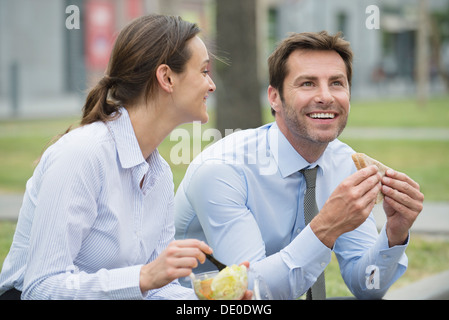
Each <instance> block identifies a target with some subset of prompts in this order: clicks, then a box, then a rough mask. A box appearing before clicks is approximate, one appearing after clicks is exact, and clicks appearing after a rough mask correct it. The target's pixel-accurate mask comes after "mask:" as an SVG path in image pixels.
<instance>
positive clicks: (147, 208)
mask: <svg viewBox="0 0 449 320" xmlns="http://www.w3.org/2000/svg"><path fill="white" fill-rule="evenodd" d="M142 179H144V182H143V185H142V188H140V182H141V181H142ZM173 219H174V218H173V177H172V173H171V171H170V167H169V165H168V164H167V163H166V162H165V160H164V159H162V157H161V156H160V155H159V153H158V151H157V150H156V151H154V152H153V153H152V154H151V155H150V157H149V158H148V159H147V160H145V159H144V158H143V155H142V152H141V150H140V148H139V145H138V142H137V139H136V136H135V134H134V130H133V128H132V124H131V121H130V119H129V115H128V113H127V111H126V109H124V108H122V109H121V116H120V117H119V118H117V119H115V120H113V121H110V122H107V123H106V124H105V123H103V122H96V123H93V124H90V125H86V126H83V127H80V128H77V129H75V130H73V131H71V132H69V133H68V134H66V135H64V136H63V137H62V138H61V139H59V140H58V141H57V142H56V143H55V144H54V145H52V146H51V147H49V148H48V149H47V150H46V152H45V153H44V155H43V157H42V159H41V161H40V163H39V165H38V166H37V167H36V169H35V172H34V174H33V176H32V177H31V179H30V180H29V181H28V182H27V188H26V192H25V196H24V200H23V205H22V208H21V211H20V215H19V220H18V224H17V228H16V233H15V235H14V240H13V244H12V246H11V250H10V252H9V254H8V256H7V258H6V260H5V262H4V264H3V269H2V273H1V274H0V294H2V293H3V292H5V291H7V290H9V289H10V288H12V287H15V288H16V289H18V290H20V291H23V293H22V299H142V298H146V299H190V298H194V294H193V291H192V290H191V289H186V288H183V287H182V286H180V285H179V283H178V282H177V281H174V282H172V283H171V284H169V285H167V286H165V287H163V288H161V289H157V290H151V291H149V292H146V293H145V294H143V295H142V293H141V291H140V287H139V276H140V269H141V267H142V265H143V264H147V263H149V262H150V261H153V260H154V259H155V258H156V257H157V256H158V255H159V254H160V253H161V251H162V250H164V249H165V248H166V246H167V245H168V243H169V242H171V241H172V240H173V237H174V232H175V229H174V221H173Z"/></svg>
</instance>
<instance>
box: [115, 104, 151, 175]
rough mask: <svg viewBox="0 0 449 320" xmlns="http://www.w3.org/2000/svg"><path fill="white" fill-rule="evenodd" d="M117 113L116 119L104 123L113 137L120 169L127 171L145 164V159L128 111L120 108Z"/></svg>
mask: <svg viewBox="0 0 449 320" xmlns="http://www.w3.org/2000/svg"><path fill="white" fill-rule="evenodd" d="M118 112H119V113H120V114H119V115H118V118H116V119H114V120H113V121H109V122H106V125H107V126H108V128H109V129H110V131H111V132H112V135H113V137H114V140H115V143H116V148H117V153H118V156H119V159H120V164H121V165H122V168H124V169H127V168H131V167H135V166H137V165H139V164H141V163H143V162H145V159H144V157H143V154H142V150H141V149H140V146H139V143H138V141H137V137H136V134H135V133H134V129H133V126H132V123H131V119H130V118H129V114H128V111H127V110H126V109H125V108H123V107H122V108H120V109H119V111H118Z"/></svg>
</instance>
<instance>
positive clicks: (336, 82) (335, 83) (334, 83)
mask: <svg viewBox="0 0 449 320" xmlns="http://www.w3.org/2000/svg"><path fill="white" fill-rule="evenodd" d="M332 85H333V86H342V85H343V84H342V83H341V81H334V82H332Z"/></svg>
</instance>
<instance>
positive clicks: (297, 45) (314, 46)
mask: <svg viewBox="0 0 449 320" xmlns="http://www.w3.org/2000/svg"><path fill="white" fill-rule="evenodd" d="M295 50H329V51H331V50H333V51H336V52H337V53H338V54H339V55H340V57H341V58H342V59H343V61H344V63H345V65H346V76H347V78H348V83H349V88H351V81H352V57H353V52H352V49H351V46H350V44H349V42H348V41H346V40H344V39H343V37H342V33H341V32H338V33H337V34H335V35H330V34H328V33H327V31H321V32H303V33H293V34H291V35H290V36H289V37H287V38H286V39H284V40H283V41H281V42H280V43H279V45H278V47H277V48H276V49H275V50H274V52H273V53H272V54H271V55H270V57H269V58H268V70H269V76H270V78H269V79H270V85H271V86H272V87H273V88H275V89H277V90H278V91H279V95H280V97H281V99H282V100H283V99H284V96H283V86H284V79H285V77H286V76H287V74H288V70H287V60H288V57H289V56H290V54H291V53H292V52H293V51H295ZM272 113H273V114H274V110H272Z"/></svg>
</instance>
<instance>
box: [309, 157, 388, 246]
mask: <svg viewBox="0 0 449 320" xmlns="http://www.w3.org/2000/svg"><path fill="white" fill-rule="evenodd" d="M380 181H381V175H380V173H379V170H378V168H377V167H376V166H369V167H366V168H364V169H362V170H359V171H357V172H356V173H354V174H352V175H351V176H349V177H348V178H346V179H345V180H343V182H342V183H341V184H340V185H339V186H338V187H337V188H336V189H335V190H334V192H333V193H332V195H331V196H330V197H329V199H328V200H327V201H326V203H325V204H324V206H323V208H322V209H321V211H320V213H319V214H318V215H317V216H316V217H315V218H314V219H313V220H312V221H311V222H310V228H311V229H312V231H313V232H314V233H315V235H316V236H317V237H318V239H320V240H321V242H323V244H325V245H326V246H327V247H329V248H332V247H333V245H334V242H335V240H337V238H338V237H339V236H340V235H341V234H343V233H345V232H348V231H352V230H354V229H356V228H357V227H358V226H360V225H361V224H362V223H363V222H364V221H365V220H366V219H367V218H368V216H369V215H370V213H371V210H372V209H373V207H374V205H375V202H376V196H377V193H378V192H379V191H380V188H381V184H380Z"/></svg>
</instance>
